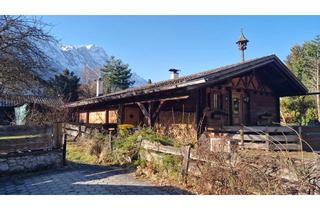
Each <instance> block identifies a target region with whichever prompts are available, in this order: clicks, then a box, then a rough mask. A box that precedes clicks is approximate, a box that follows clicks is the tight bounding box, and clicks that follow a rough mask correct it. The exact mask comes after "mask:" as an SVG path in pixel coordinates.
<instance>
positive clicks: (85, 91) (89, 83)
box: [80, 66, 100, 98]
mask: <svg viewBox="0 0 320 210" xmlns="http://www.w3.org/2000/svg"><path fill="white" fill-rule="evenodd" d="M99 76H100V70H99V69H90V68H89V67H87V66H85V67H84V68H83V70H82V72H81V86H80V96H81V98H90V97H93V96H95V94H96V82H95V81H96V80H97V79H98V78H99Z"/></svg>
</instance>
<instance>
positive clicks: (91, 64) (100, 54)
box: [40, 43, 147, 86]
mask: <svg viewBox="0 0 320 210" xmlns="http://www.w3.org/2000/svg"><path fill="white" fill-rule="evenodd" d="M40 45H41V48H42V49H43V51H44V52H45V53H46V54H47V56H49V57H50V58H51V63H52V68H53V69H55V70H58V71H62V70H64V69H66V68H67V69H69V70H70V71H73V72H74V73H75V74H76V75H78V76H79V77H82V71H83V69H84V68H88V69H91V70H97V69H101V68H102V67H103V65H104V64H105V62H106V60H107V57H108V55H107V53H106V52H105V50H104V49H103V48H102V47H99V46H96V45H93V44H90V45H81V46H74V45H62V44H58V43H41V44H40ZM132 80H133V81H135V83H134V86H139V85H143V84H146V83H147V81H146V80H145V79H143V78H142V77H140V76H139V75H138V74H136V73H134V72H132Z"/></svg>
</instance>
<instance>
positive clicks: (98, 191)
mask: <svg viewBox="0 0 320 210" xmlns="http://www.w3.org/2000/svg"><path fill="white" fill-rule="evenodd" d="M0 194H2V195H3V194H14V195H18V194H23V195H29V194H31V195H68V194H71V195H77V194H79V195H168V194H185V192H183V191H182V190H179V189H177V188H174V187H159V186H154V185H152V184H150V183H147V182H144V181H140V180H137V179H136V178H134V176H133V174H132V173H131V172H130V171H129V170H128V169H125V168H121V167H104V166H90V165H69V166H68V167H66V168H64V169H60V170H50V171H45V172H40V173H33V174H28V175H24V176H19V177H16V176H15V177H10V178H0Z"/></svg>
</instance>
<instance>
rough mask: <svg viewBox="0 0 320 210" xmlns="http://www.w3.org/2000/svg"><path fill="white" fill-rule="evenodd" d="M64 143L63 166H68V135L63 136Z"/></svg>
mask: <svg viewBox="0 0 320 210" xmlns="http://www.w3.org/2000/svg"><path fill="white" fill-rule="evenodd" d="M62 141H63V149H62V161H63V166H65V165H67V162H66V153H67V134H65V133H64V134H63V136H62Z"/></svg>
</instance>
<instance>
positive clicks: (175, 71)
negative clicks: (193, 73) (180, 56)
mask: <svg viewBox="0 0 320 210" xmlns="http://www.w3.org/2000/svg"><path fill="white" fill-rule="evenodd" d="M169 71H170V72H173V73H178V72H179V71H181V70H179V69H169Z"/></svg>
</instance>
